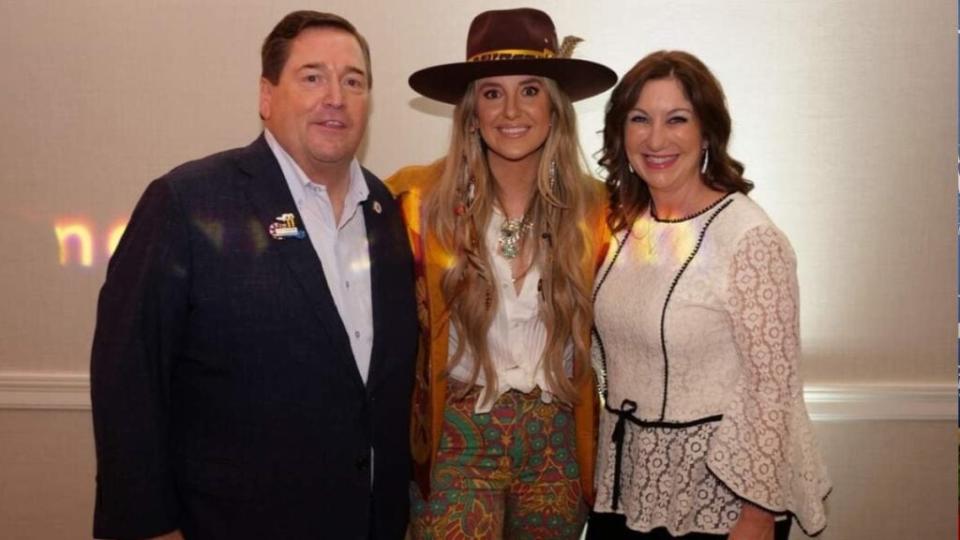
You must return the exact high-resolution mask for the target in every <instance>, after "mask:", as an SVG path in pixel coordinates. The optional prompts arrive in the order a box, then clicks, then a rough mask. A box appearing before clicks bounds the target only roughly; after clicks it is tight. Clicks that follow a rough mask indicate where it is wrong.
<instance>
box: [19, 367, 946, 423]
mask: <svg viewBox="0 0 960 540" xmlns="http://www.w3.org/2000/svg"><path fill="white" fill-rule="evenodd" d="M804 398H805V399H806V402H807V409H808V411H809V412H810V417H811V418H812V419H813V420H814V421H819V422H836V421H858V420H954V421H956V419H957V387H956V386H955V385H953V384H950V383H900V384H892V383H848V384H810V385H807V386H806V387H805V388H804ZM0 410H54V411H72V410H81V411H82V410H90V378H89V376H88V375H87V374H86V373H73V372H50V373H36V372H13V371H8V372H0Z"/></svg>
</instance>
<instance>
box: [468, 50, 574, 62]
mask: <svg viewBox="0 0 960 540" xmlns="http://www.w3.org/2000/svg"><path fill="white" fill-rule="evenodd" d="M554 56H556V53H554V52H553V51H551V50H550V49H543V50H542V51H534V50H532V49H497V50H494V51H487V52H482V53H480V54H475V55H473V56H471V57H470V58H467V62H490V61H493V60H517V59H522V58H553V57H554Z"/></svg>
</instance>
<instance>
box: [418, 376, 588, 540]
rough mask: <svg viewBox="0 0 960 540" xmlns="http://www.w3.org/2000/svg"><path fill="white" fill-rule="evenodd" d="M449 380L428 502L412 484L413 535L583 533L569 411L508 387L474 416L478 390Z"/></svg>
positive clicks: (447, 538) (513, 538) (558, 539)
mask: <svg viewBox="0 0 960 540" xmlns="http://www.w3.org/2000/svg"><path fill="white" fill-rule="evenodd" d="M458 387H459V383H455V382H452V383H451V387H450V392H449V393H448V398H447V406H446V409H445V410H444V425H443V432H442V435H441V438H440V449H439V452H438V455H437V460H436V462H435V464H434V466H433V471H432V473H431V488H432V489H431V493H430V498H429V500H426V501H425V500H423V498H422V497H421V495H420V490H419V489H417V487H416V485H412V487H411V502H412V507H411V512H412V514H413V515H412V518H411V524H410V531H411V533H412V537H413V538H415V539H435V540H454V539H457V540H459V539H471V540H472V539H490V540H493V539H505V540H525V539H531V540H534V539H537V540H538V539H547V538H549V539H552V540H554V539H555V540H565V539H570V540H576V539H578V538H580V533H581V531H582V530H583V525H584V521H585V520H586V511H587V509H586V506H585V505H584V503H583V500H582V496H581V488H580V479H579V467H578V466H577V461H576V456H575V451H574V422H573V413H572V412H571V408H570V406H568V405H565V404H561V403H559V402H558V401H556V400H554V401H553V403H544V402H543V401H541V399H540V392H539V391H538V390H534V391H533V392H531V393H529V394H523V393H521V392H517V391H510V392H507V393H506V394H504V395H502V396H500V397H499V398H498V399H497V401H496V403H494V406H493V410H491V411H490V412H489V413H485V414H474V412H473V410H474V406H475V405H476V400H477V394H478V390H477V389H474V390H471V391H470V392H469V393H467V394H466V395H465V396H464V397H463V398H457V397H455V394H457V393H458V392H457V390H458V389H459V388H458Z"/></svg>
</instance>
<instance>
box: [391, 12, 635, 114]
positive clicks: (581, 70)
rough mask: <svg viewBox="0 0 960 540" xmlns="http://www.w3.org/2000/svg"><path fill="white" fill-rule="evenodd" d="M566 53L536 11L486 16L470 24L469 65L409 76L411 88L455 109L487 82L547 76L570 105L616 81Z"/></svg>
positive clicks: (608, 71) (606, 70) (594, 65)
mask: <svg viewBox="0 0 960 540" xmlns="http://www.w3.org/2000/svg"><path fill="white" fill-rule="evenodd" d="M577 41H579V40H577ZM568 54H569V52H568V51H561V50H559V48H558V46H557V31H556V29H555V28H554V26H553V21H552V20H550V16H549V15H547V14H546V13H544V12H542V11H540V10H537V9H532V8H520V9H506V10H498V11H484V12H483V13H481V14H479V15H477V16H476V17H475V18H474V19H473V22H472V23H470V30H469V31H468V32H467V61H466V62H456V63H452V64H441V65H439V66H432V67H428V68H424V69H421V70H419V71H417V72H415V73H414V74H413V75H410V79H409V83H410V87H411V88H413V89H414V90H416V91H417V92H418V93H420V94H422V95H424V96H426V97H428V98H431V99H435V100H437V101H442V102H444V103H451V104H456V103H459V102H460V100H461V99H462V98H463V94H464V92H466V90H467V86H468V85H469V84H470V83H471V82H472V81H475V80H477V79H482V78H484V77H496V76H499V75H537V76H540V77H547V78H550V79H553V80H554V81H556V83H557V85H558V86H559V87H560V88H561V89H562V90H563V91H564V92H566V94H567V96H569V97H570V100H571V101H577V100H580V99H584V98H588V97H591V96H595V95H597V94H599V93H601V92H604V91H606V90H607V89H609V88H610V87H611V86H613V85H614V84H615V83H616V82H617V74H616V73H614V72H613V70H612V69H610V68H608V67H606V66H604V65H602V64H598V63H596V62H590V61H588V60H579V59H575V58H567V57H566V56H567V55H568Z"/></svg>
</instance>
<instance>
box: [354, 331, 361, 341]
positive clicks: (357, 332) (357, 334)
mask: <svg viewBox="0 0 960 540" xmlns="http://www.w3.org/2000/svg"><path fill="white" fill-rule="evenodd" d="M353 337H355V338H357V339H360V331H359V330H354V331H353Z"/></svg>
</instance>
